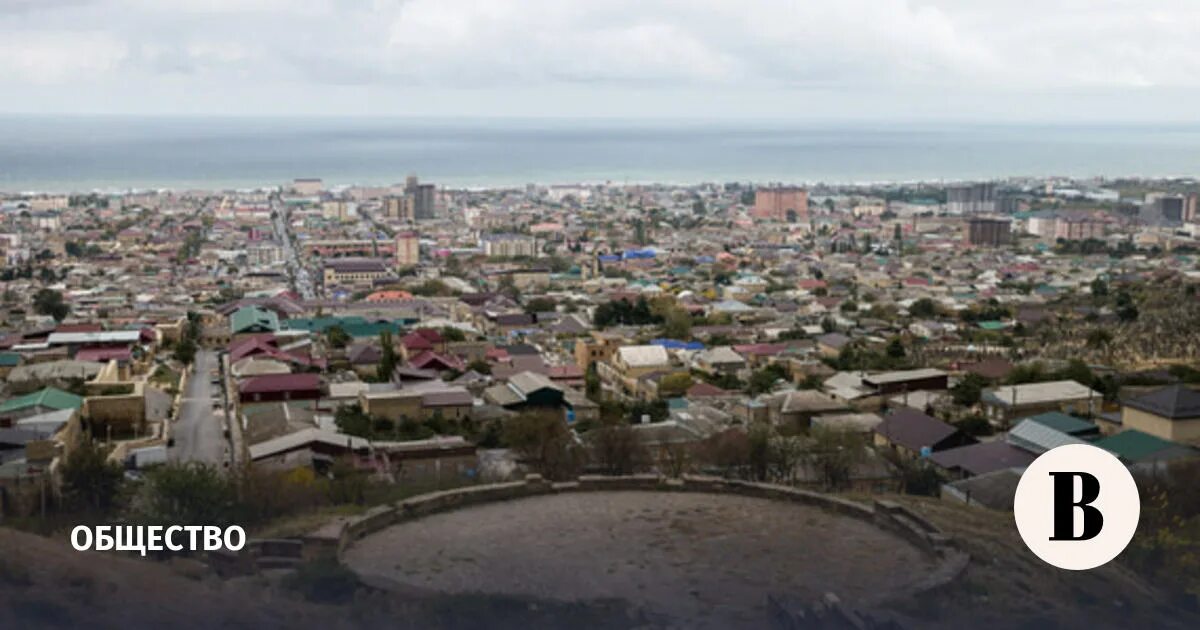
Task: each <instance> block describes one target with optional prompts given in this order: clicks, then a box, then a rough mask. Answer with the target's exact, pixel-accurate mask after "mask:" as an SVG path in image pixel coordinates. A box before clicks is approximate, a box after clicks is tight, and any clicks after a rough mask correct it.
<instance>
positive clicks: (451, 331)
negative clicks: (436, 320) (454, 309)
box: [438, 326, 467, 341]
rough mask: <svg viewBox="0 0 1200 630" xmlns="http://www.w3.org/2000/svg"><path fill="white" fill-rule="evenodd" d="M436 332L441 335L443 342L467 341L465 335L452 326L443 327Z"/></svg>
mask: <svg viewBox="0 0 1200 630" xmlns="http://www.w3.org/2000/svg"><path fill="white" fill-rule="evenodd" d="M438 332H439V333H440V334H441V335H442V339H444V340H445V341H466V340H467V335H466V333H464V332H463V331H461V330H459V329H458V328H455V327H454V326H443V327H442V329H441V330H439V331H438Z"/></svg>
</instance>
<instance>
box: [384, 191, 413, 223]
mask: <svg viewBox="0 0 1200 630" xmlns="http://www.w3.org/2000/svg"><path fill="white" fill-rule="evenodd" d="M383 216H385V217H387V218H389V219H407V220H412V217H411V216H409V215H408V203H407V201H406V200H405V199H404V197H400V196H393V197H386V198H384V200H383Z"/></svg>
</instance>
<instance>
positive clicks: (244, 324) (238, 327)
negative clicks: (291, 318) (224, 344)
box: [229, 306, 279, 335]
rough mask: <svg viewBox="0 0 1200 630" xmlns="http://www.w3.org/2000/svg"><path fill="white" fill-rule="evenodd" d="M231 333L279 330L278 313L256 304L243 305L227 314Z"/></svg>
mask: <svg viewBox="0 0 1200 630" xmlns="http://www.w3.org/2000/svg"><path fill="white" fill-rule="evenodd" d="M229 328H230V330H232V331H233V334H235V335H236V334H238V333H243V332H275V331H276V330H279V315H277V314H276V313H275V311H269V310H267V309H265V308H259V307H257V306H243V307H242V308H239V309H238V310H236V311H234V312H233V315H230V316H229Z"/></svg>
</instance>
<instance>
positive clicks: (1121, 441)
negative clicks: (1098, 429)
mask: <svg viewBox="0 0 1200 630" xmlns="http://www.w3.org/2000/svg"><path fill="white" fill-rule="evenodd" d="M1095 444H1096V446H1099V447H1100V448H1102V449H1104V450H1106V451H1108V452H1110V453H1112V454H1113V455H1116V456H1117V457H1120V458H1121V459H1123V460H1125V461H1129V462H1137V461H1141V460H1143V459H1145V458H1147V457H1149V456H1151V455H1153V454H1154V453H1157V452H1158V451H1161V450H1163V449H1167V448H1171V447H1174V446H1178V445H1177V444H1175V443H1174V442H1170V441H1167V440H1164V439H1162V438H1159V437H1155V436H1153V435H1150V434H1149V433H1143V432H1141V431H1138V430H1137V429H1129V430H1128V431H1122V432H1120V433H1118V434H1116V435H1111V436H1109V437H1106V438H1104V439H1103V440H1097V441H1096V443H1095Z"/></svg>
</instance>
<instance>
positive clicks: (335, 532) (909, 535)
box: [302, 475, 970, 604]
mask: <svg viewBox="0 0 1200 630" xmlns="http://www.w3.org/2000/svg"><path fill="white" fill-rule="evenodd" d="M606 491H643V492H700V493H709V494H733V495H740V496H748V497H755V498H761V499H770V500H773V501H792V502H796V503H800V504H803V505H807V506H812V507H816V508H820V509H823V510H829V511H831V512H834V513H837V514H840V515H843V516H849V517H852V518H858V519H863V520H866V521H869V522H871V523H873V524H875V525H877V526H879V527H880V528H881V529H886V530H888V531H890V532H892V533H894V534H896V535H898V536H900V537H901V538H903V539H904V540H905V541H907V542H909V543H910V544H912V545H914V546H915V547H917V548H918V549H920V550H921V551H923V552H924V553H926V554H928V555H929V556H930V557H932V558H933V559H934V560H935V562H936V564H937V566H936V568H935V569H934V571H932V572H931V573H929V574H928V575H927V576H925V577H924V578H922V579H921V580H919V581H918V582H917V583H915V584H914V585H913V586H911V587H909V588H908V589H905V591H904V592H903V593H889V594H887V596H886V598H881V599H880V600H879V601H875V602H870V603H871V604H879V603H882V602H883V601H885V599H893V598H897V597H906V598H911V597H916V596H920V595H922V594H927V593H929V592H931V591H933V590H936V589H938V588H940V587H942V586H945V585H946V584H948V583H950V582H951V581H953V580H955V579H956V578H958V577H959V576H960V575H962V573H963V571H965V570H966V568H967V564H968V562H969V561H970V557H969V556H968V554H966V553H965V552H963V551H962V550H960V549H959V548H958V547H957V545H955V544H954V541H953V540H952V539H951V538H950V537H949V536H947V535H946V534H945V533H944V532H942V531H941V530H939V529H938V528H937V527H936V526H934V525H933V524H932V523H930V522H929V521H928V520H927V519H925V518H924V517H922V516H920V515H918V514H916V513H915V512H913V511H912V510H910V509H908V508H907V507H904V506H902V505H900V504H898V503H895V502H892V501H884V500H876V501H874V502H873V503H872V504H870V505H868V504H864V503H859V502H856V501H851V500H848V499H843V498H841V497H836V496H832V495H827V494H822V493H820V492H813V491H810V490H802V489H799V488H793V487H791V486H780V485H774V484H767V483H756V482H751V481H742V480H736V479H724V478H720V477H706V476H696V475H684V476H683V477H682V478H681V479H666V478H663V477H658V476H655V475H630V476H623V477H607V476H599V475H584V476H581V477H579V479H578V480H576V481H570V482H558V483H551V482H549V481H547V480H545V479H543V478H542V477H541V476H540V475H529V476H527V477H526V478H525V479H524V480H522V481H512V482H506V483H495V484H485V485H478V486H468V487H464V488H457V489H454V490H442V491H438V492H431V493H428V494H422V495H419V496H415V497H411V498H408V499H405V500H403V501H400V502H398V503H395V504H393V505H383V506H378V507H375V508H372V509H370V510H368V511H367V512H366V513H364V514H361V515H359V516H356V517H353V518H343V519H339V520H337V521H335V522H332V523H329V524H327V525H326V526H324V527H322V528H321V529H319V530H317V531H315V532H312V533H311V534H309V535H307V536H305V537H304V538H303V539H302V542H303V555H304V557H305V558H307V559H312V558H317V557H322V556H324V557H330V556H332V557H336V558H338V559H339V560H340V559H341V557H342V553H343V552H344V551H345V550H346V549H347V548H348V547H349V546H350V545H352V544H354V543H355V542H356V541H358V540H360V539H362V538H364V537H365V536H368V535H370V534H373V533H375V532H378V531H380V530H382V529H385V528H387V527H389V526H391V525H394V524H396V523H399V522H402V521H405V520H409V519H415V518H421V517H423V516H426V515H429V514H436V513H438V512H444V511H447V510H454V509H458V508H463V507H469V506H472V505H480V504H484V503H493V502H497V501H509V500H513V499H521V498H525V497H532V496H539V495H547V494H556V493H563V492H606Z"/></svg>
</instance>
